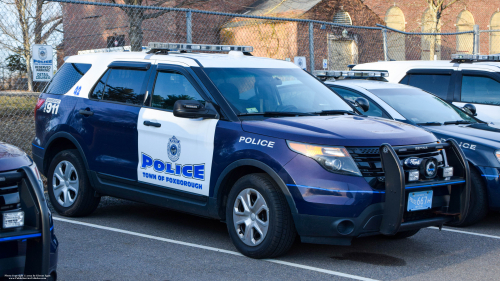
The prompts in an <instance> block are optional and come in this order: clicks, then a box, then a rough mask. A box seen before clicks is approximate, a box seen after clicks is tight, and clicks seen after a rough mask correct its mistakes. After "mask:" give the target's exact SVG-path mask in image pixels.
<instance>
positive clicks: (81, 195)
mask: <svg viewBox="0 0 500 281" xmlns="http://www.w3.org/2000/svg"><path fill="white" fill-rule="evenodd" d="M56 169H57V171H56ZM47 190H48V193H49V198H50V202H51V203H52V206H53V207H54V209H55V210H56V211H57V213H59V214H60V215H62V216H68V217H78V216H86V215H90V214H91V213H92V212H93V211H94V210H95V209H96V208H97V206H98V205H99V202H100V201H101V198H100V197H96V196H94V194H95V192H94V189H93V188H92V186H91V185H90V181H89V178H88V175H87V171H86V169H85V165H84V163H83V160H82V158H81V157H80V154H79V153H78V150H76V149H69V150H63V151H61V152H59V153H58V154H56V156H55V157H54V158H53V159H52V161H51V162H50V166H49V171H48V175H47Z"/></svg>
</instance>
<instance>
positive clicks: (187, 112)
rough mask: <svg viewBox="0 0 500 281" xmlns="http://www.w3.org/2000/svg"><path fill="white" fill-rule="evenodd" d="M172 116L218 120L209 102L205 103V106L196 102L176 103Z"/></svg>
mask: <svg viewBox="0 0 500 281" xmlns="http://www.w3.org/2000/svg"><path fill="white" fill-rule="evenodd" d="M174 116H176V117H181V118H204V119H218V118H219V114H218V113H217V110H215V107H214V106H213V104H212V103H211V102H206V105H203V104H202V103H201V102H199V101H197V100H178V101H176V102H175V104H174Z"/></svg>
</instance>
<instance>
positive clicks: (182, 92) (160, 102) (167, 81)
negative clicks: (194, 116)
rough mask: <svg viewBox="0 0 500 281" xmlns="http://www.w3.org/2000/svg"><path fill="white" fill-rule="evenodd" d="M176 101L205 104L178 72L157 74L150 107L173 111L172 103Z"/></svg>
mask: <svg viewBox="0 0 500 281" xmlns="http://www.w3.org/2000/svg"><path fill="white" fill-rule="evenodd" d="M178 100H197V101H200V102H202V103H204V102H205V101H204V100H203V98H202V97H201V96H200V94H199V93H198V91H196V89H195V88H194V87H193V85H192V84H191V83H190V82H189V80H187V78H186V77H185V76H184V75H182V74H180V73H178V72H158V75H157V76H156V82H155V87H154V90H153V97H152V99H151V106H152V107H156V108H163V109H169V110H173V109H174V103H175V102H176V101H178Z"/></svg>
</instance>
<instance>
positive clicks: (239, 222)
mask: <svg viewBox="0 0 500 281" xmlns="http://www.w3.org/2000/svg"><path fill="white" fill-rule="evenodd" d="M233 223H234V228H235V230H236V233H237V234H238V237H239V238H240V239H241V241H243V243H245V244H246V245H248V246H257V245H259V244H260V243H262V241H263V240H264V239H265V238H266V235H267V231H268V229H269V208H268V206H267V202H266V200H265V199H264V197H263V196H262V194H260V193H259V192H258V191H257V190H255V189H253V188H246V189H244V190H242V191H241V192H240V193H239V194H238V196H237V197H236V200H235V202H234V207H233Z"/></svg>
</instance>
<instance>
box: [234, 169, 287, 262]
mask: <svg viewBox="0 0 500 281" xmlns="http://www.w3.org/2000/svg"><path fill="white" fill-rule="evenodd" d="M226 222H227V228H228V231H229V236H230V237H231V240H232V241H233V244H234V245H235V246H236V248H237V249H238V250H239V251H240V252H241V253H242V254H244V255H246V256H248V257H251V258H259V259H260V258H271V257H276V256H279V255H282V254H284V253H286V252H287V251H288V250H289V249H290V248H291V246H292V245H293V243H294V241H295V237H296V231H295V226H294V224H293V219H292V214H291V212H290V208H289V206H288V203H287V201H286V199H285V196H284V195H283V193H282V192H281V190H279V188H278V187H277V186H276V185H275V183H274V181H273V180H272V179H271V178H270V177H269V176H268V175H266V174H250V175H246V176H244V177H242V178H240V179H239V180H238V181H237V182H236V183H235V184H234V186H233V188H232V189H231V191H230V193H229V198H228V202H227V207H226Z"/></svg>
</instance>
